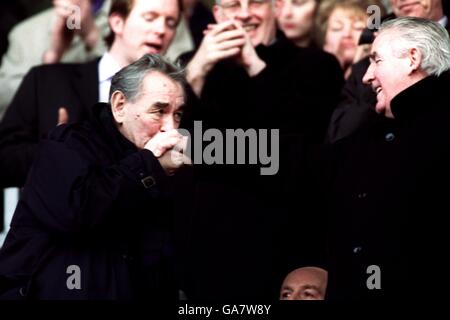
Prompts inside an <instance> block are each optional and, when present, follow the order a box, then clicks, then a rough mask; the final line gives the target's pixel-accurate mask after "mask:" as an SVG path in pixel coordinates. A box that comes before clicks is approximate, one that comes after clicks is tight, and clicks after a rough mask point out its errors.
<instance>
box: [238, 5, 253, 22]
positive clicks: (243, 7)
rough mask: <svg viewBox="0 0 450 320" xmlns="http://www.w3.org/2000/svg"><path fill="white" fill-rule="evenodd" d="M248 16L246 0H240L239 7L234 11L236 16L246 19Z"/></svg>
mask: <svg viewBox="0 0 450 320" xmlns="http://www.w3.org/2000/svg"><path fill="white" fill-rule="evenodd" d="M249 17H250V10H249V3H248V1H241V7H240V8H239V10H238V12H237V13H236V18H237V19H240V20H247V19H248V18H249Z"/></svg>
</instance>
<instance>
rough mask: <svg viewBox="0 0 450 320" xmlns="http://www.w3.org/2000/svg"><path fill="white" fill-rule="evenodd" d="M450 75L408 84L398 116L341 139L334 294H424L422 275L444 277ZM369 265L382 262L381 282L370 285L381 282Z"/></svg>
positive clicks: (333, 235) (397, 102) (395, 104)
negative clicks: (421, 291) (419, 283)
mask: <svg viewBox="0 0 450 320" xmlns="http://www.w3.org/2000/svg"><path fill="white" fill-rule="evenodd" d="M449 78H450V77H449V75H448V73H446V74H444V75H441V76H440V77H435V76H429V77H427V78H425V79H423V80H421V81H419V82H418V83H416V84H414V85H413V86H411V87H409V88H407V89H406V90H404V91H403V92H401V93H400V94H398V95H397V96H396V97H395V98H394V99H393V100H392V103H391V106H392V113H393V115H394V117H395V119H393V120H391V121H380V122H378V123H377V122H372V123H371V125H370V126H366V127H363V128H361V129H360V130H359V131H358V132H357V133H355V134H354V135H351V136H349V137H347V138H345V139H343V140H341V141H339V142H337V143H336V145H335V146H334V153H333V155H334V156H333V158H330V159H331V162H334V170H332V172H334V174H333V179H332V180H333V182H332V188H331V190H332V192H331V193H332V197H331V199H332V200H331V202H330V209H331V210H330V212H331V216H330V218H331V219H330V221H331V223H330V253H331V257H332V258H331V260H330V262H331V265H330V289H329V294H330V297H333V298H337V299H385V298H392V299H403V298H406V297H409V295H410V294H417V292H414V291H415V290H413V284H414V283H417V282H416V280H414V279H418V278H415V277H419V278H420V279H421V280H420V281H425V282H426V286H427V290H428V289H429V290H431V292H434V291H433V289H431V288H435V287H437V286H439V283H440V281H441V280H442V279H444V277H445V272H444V273H442V267H443V266H444V265H446V264H445V262H444V260H445V255H446V254H445V251H446V250H444V249H445V245H444V244H445V243H446V242H448V238H447V234H448V230H447V229H448V228H447V227H446V226H447V224H446V222H445V221H446V218H445V216H446V215H447V214H448V212H449V210H450V208H449V205H450V203H449V200H448V195H447V191H448V188H447V186H448V183H449V181H450V180H449V179H450V165H449V163H450V127H449V125H448V119H449V117H450V108H449V97H448V88H449V86H450V82H449ZM370 266H377V267H379V269H380V275H381V278H378V280H381V282H380V283H381V289H370V288H369V287H371V285H369V286H368V282H369V284H372V285H373V284H374V283H375V282H374V281H375V278H370V276H371V275H373V274H374V269H373V267H371V268H369V267H370ZM431 274H434V276H433V277H434V280H433V281H428V280H429V279H427V277H428V276H429V275H431ZM369 278H370V279H369ZM440 279H441V280H440Z"/></svg>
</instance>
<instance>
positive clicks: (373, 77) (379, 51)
mask: <svg viewBox="0 0 450 320" xmlns="http://www.w3.org/2000/svg"><path fill="white" fill-rule="evenodd" d="M394 35H395V33H394V32H393V31H388V32H386V33H383V34H380V35H379V36H377V37H376V39H375V41H374V43H373V45H372V49H371V58H370V66H369V68H368V69H367V72H366V74H365V75H364V77H363V82H364V83H366V84H370V85H371V86H372V89H373V90H374V91H375V92H376V94H377V104H376V106H375V110H376V111H377V112H378V113H382V114H384V115H385V116H386V117H388V118H394V116H393V114H392V112H391V101H392V99H393V98H394V97H395V96H396V95H397V94H399V93H400V92H402V91H403V90H405V89H406V88H407V87H409V86H410V85H412V82H411V79H410V77H409V75H410V73H411V60H410V59H409V56H408V54H407V53H406V52H402V51H401V50H400V49H399V48H398V47H399V45H400V44H399V39H396V38H395V37H394ZM400 41H401V40H400ZM393 44H397V45H393Z"/></svg>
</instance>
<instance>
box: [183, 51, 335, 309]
mask: <svg viewBox="0 0 450 320" xmlns="http://www.w3.org/2000/svg"><path fill="white" fill-rule="evenodd" d="M257 53H258V55H259V56H260V57H261V58H262V59H263V60H264V61H265V62H266V64H267V66H266V68H265V69H264V70H263V71H262V72H261V73H260V74H259V75H257V76H256V77H253V78H251V77H249V76H248V74H247V73H246V71H245V70H244V69H243V68H242V67H240V66H239V65H237V64H236V63H235V62H234V61H233V60H232V59H230V60H226V61H222V62H220V63H219V64H217V65H216V66H215V67H214V68H213V69H212V71H211V72H210V74H209V75H208V77H207V78H206V82H205V85H204V87H203V90H202V93H201V96H200V99H197V98H196V97H195V96H193V95H191V96H190V99H188V103H190V104H191V105H193V114H194V115H193V118H194V119H196V120H202V121H203V128H205V129H207V128H217V129H219V130H222V132H224V130H225V129H236V128H242V129H244V130H246V129H260V128H261V129H279V130H280V145H279V147H280V163H279V171H278V173H277V174H276V175H273V176H261V175H260V171H259V168H260V166H259V165H210V166H208V165H204V166H200V165H199V166H195V165H194V171H195V172H194V178H195V189H194V190H195V191H194V192H193V193H194V194H193V198H194V203H193V212H194V215H193V220H192V224H191V225H192V228H191V231H190V247H189V248H188V252H189V254H188V255H187V256H188V257H189V258H190V259H189V262H188V263H187V265H188V268H187V270H188V271H187V272H188V277H187V282H188V285H187V287H188V288H187V295H188V297H190V298H192V299H212V300H219V301H223V300H224V299H230V298H234V299H269V298H272V299H277V294H278V290H279V286H280V284H281V280H282V277H283V276H284V275H285V274H286V272H288V271H291V270H292V269H293V268H295V267H298V266H301V265H302V263H307V262H306V260H308V259H307V258H306V257H307V256H308V254H307V251H309V250H308V249H309V248H310V247H311V245H312V246H314V245H315V244H317V242H316V241H313V242H305V241H300V239H299V238H298V237H297V235H296V234H295V232H296V231H297V230H298V229H297V226H299V224H298V223H299V221H301V224H302V226H303V225H308V226H312V227H311V228H309V227H301V228H302V230H305V231H304V233H303V236H304V237H305V238H308V237H309V233H308V230H314V231H315V230H317V229H320V227H317V228H316V227H315V226H316V223H317V221H318V220H320V218H319V215H318V214H317V212H315V211H314V210H309V206H308V201H307V199H308V196H307V192H308V182H307V181H308V179H307V175H308V172H307V171H306V170H305V166H304V162H305V159H306V158H307V156H308V153H309V151H310V149H312V148H313V146H314V144H316V143H320V142H321V141H322V140H323V138H324V134H325V130H326V127H327V124H328V121H329V117H330V114H331V112H332V110H333V108H334V106H335V104H336V102H337V98H338V95H339V92H340V89H341V85H342V83H343V76H342V71H341V69H340V67H339V64H338V62H337V61H336V59H335V58H334V57H333V56H331V55H329V54H327V53H324V52H323V51H320V50H316V49H300V48H295V47H294V46H293V45H290V44H289V43H286V42H277V43H275V44H273V45H272V46H269V47H264V46H260V47H258V48H257ZM191 56H192V55H191ZM188 59H189V58H187V57H186V56H185V59H184V60H185V61H186V60H188ZM224 136H225V135H224ZM247 150H249V148H248V147H247ZM317 218H319V219H317ZM323 238H324V237H323ZM315 239H316V238H315ZM286 260H290V261H289V262H287V261H286ZM308 263H310V262H308ZM287 266H288V267H287ZM289 269H291V270H289Z"/></svg>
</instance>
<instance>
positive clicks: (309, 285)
mask: <svg viewBox="0 0 450 320" xmlns="http://www.w3.org/2000/svg"><path fill="white" fill-rule="evenodd" d="M301 288H302V290H307V289H314V290H316V291H317V292H320V289H319V287H318V286H316V285H314V284H305V285H303V286H302V287H301Z"/></svg>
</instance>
